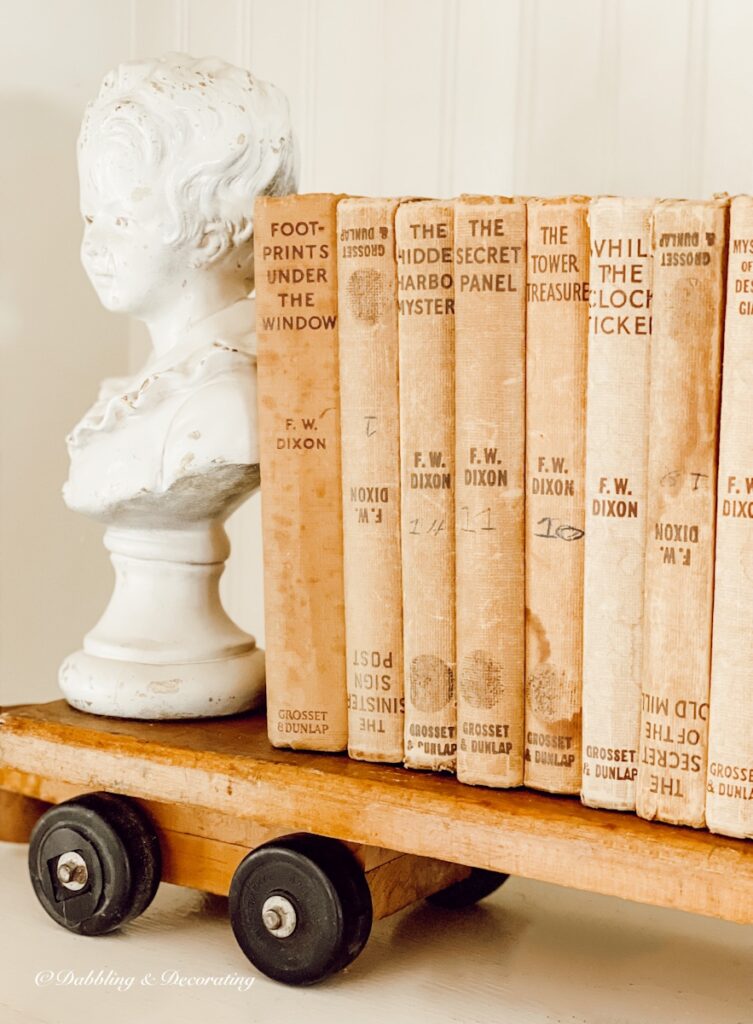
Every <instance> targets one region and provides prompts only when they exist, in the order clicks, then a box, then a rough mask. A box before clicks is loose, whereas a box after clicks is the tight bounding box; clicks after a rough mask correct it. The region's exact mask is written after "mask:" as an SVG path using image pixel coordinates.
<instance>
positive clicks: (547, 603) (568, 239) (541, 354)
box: [525, 196, 589, 793]
mask: <svg viewBox="0 0 753 1024" xmlns="http://www.w3.org/2000/svg"><path fill="white" fill-rule="evenodd" d="M587 212H588V199H587V198H586V197H584V196H571V197H565V198H560V199H530V200H529V202H528V278H527V284H526V293H527V328H526V438H527V444H526V718H525V783H526V785H527V786H532V787H533V788H534V789H543V790H548V791H549V792H553V793H578V792H580V781H581V681H582V680H581V673H582V626H583V536H584V528H585V510H584V504H585V490H584V471H585V432H586V350H587V343H588V299H589V292H588V272H589V250H588V224H587Z"/></svg>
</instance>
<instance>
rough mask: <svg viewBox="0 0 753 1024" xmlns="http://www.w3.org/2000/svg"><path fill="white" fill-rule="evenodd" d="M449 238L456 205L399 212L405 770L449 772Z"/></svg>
mask: <svg viewBox="0 0 753 1024" xmlns="http://www.w3.org/2000/svg"><path fill="white" fill-rule="evenodd" d="M452 229H453V210H452V204H451V203H449V202H438V201H432V200H421V201H415V202H405V203H402V204H401V205H400V206H399V207H398V210H397V214H396V217H395V236H396V244H397V269H398V331H399V352H400V354H399V366H400V447H401V463H402V472H401V488H402V489H401V506H402V515H401V541H402V568H403V652H404V653H403V657H404V665H405V691H406V692H405V764H406V765H407V766H408V767H409V768H427V769H434V770H446V771H452V770H454V768H455V756H456V711H455V416H454V405H455V380H454V368H453V365H454V347H455V339H454V334H455V316H454V295H455V286H454V273H453V243H452Z"/></svg>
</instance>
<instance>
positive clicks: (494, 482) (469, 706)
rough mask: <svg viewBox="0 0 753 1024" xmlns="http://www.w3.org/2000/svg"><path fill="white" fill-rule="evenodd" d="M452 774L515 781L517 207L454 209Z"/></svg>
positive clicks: (521, 381)
mask: <svg viewBox="0 0 753 1024" xmlns="http://www.w3.org/2000/svg"><path fill="white" fill-rule="evenodd" d="M454 246H455V430H456V437H455V451H456V463H455V464H456V468H457V480H456V501H455V537H456V616H457V624H456V638H457V640H456V642H457V664H458V673H457V675H458V693H457V715H458V723H457V727H458V752H457V775H458V778H459V779H460V780H461V781H462V782H467V783H473V784H477V785H486V786H519V785H521V784H522V782H523V715H524V696H523V689H524V679H525V617H524V611H525V567H524V551H523V544H524V534H525V522H524V517H523V507H524V470H525V322H526V294H525V280H526V207H525V204H524V203H522V202H512V201H511V200H509V199H504V198H492V197H479V196H476V197H473V196H464V197H461V198H460V199H459V200H456V203H455V224H454Z"/></svg>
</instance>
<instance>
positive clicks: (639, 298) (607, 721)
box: [581, 197, 655, 811]
mask: <svg viewBox="0 0 753 1024" xmlns="http://www.w3.org/2000/svg"><path fill="white" fill-rule="evenodd" d="M654 203H655V200H653V199H622V198H617V197H604V198H599V199H594V200H592V202H591V204H590V207H589V213H588V219H589V230H590V238H591V243H590V244H591V269H590V295H591V298H590V308H591V312H590V321H589V336H588V387H587V401H586V409H587V414H586V536H585V538H584V542H585V551H584V556H585V570H584V588H583V782H582V788H581V799H582V800H583V802H584V803H585V804H589V805H590V806H591V807H608V808H612V809H614V810H623V811H625V810H634V809H635V786H636V779H637V776H638V739H639V732H640V715H641V673H642V668H643V665H642V658H643V573H644V561H645V541H646V486H647V480H646V472H647V463H648V409H649V407H648V400H649V377H648V371H649V357H650V346H651V312H652V310H651V305H652V294H651V276H652V262H653V261H652V255H651V237H650V231H651V214H652V212H653V208H654Z"/></svg>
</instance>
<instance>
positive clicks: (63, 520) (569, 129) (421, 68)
mask: <svg viewBox="0 0 753 1024" xmlns="http://www.w3.org/2000/svg"><path fill="white" fill-rule="evenodd" d="M751 38H753V4H752V3H749V2H748V0H713V2H712V0H3V2H2V3H0V139H2V145H1V146H0V168H1V169H2V175H1V178H0V180H1V181H2V196H1V198H0V202H1V203H2V209H1V210H0V214H1V219H0V224H2V232H1V233H0V360H1V364H0V389H2V390H1V391H0V567H1V570H2V577H1V579H0V702H5V703H11V702H14V701H19V700H26V699H42V698H44V697H48V696H49V697H52V696H54V695H55V676H56V671H57V666H58V664H59V662H60V660H61V659H62V657H63V656H64V655H65V654H66V653H68V651H70V650H71V649H73V648H75V647H76V646H78V644H79V642H80V639H81V636H82V634H83V633H84V632H85V631H86V629H87V628H89V626H91V625H92V624H93V622H94V621H95V619H96V617H97V616H98V615H99V613H100V611H101V609H102V607H103V604H104V602H105V600H106V598H107V595H108V593H109V588H110V568H109V563H108V561H107V559H106V557H105V553H104V551H103V549H102V547H101V545H100V540H99V538H100V532H101V531H100V530H99V529H98V528H97V527H95V526H93V525H92V524H90V523H88V522H86V521H84V520H82V519H81V518H80V517H78V516H75V515H73V513H70V512H68V511H67V510H66V509H65V507H64V506H63V504H62V501H61V499H60V496H59V492H60V487H61V484H62V481H63V479H64V478H65V473H66V456H65V449H64V445H63V438H64V435H65V432H66V430H67V429H68V428H69V427H70V426H71V425H72V424H73V423H75V421H76V420H77V418H78V417H79V415H80V414H81V413H82V412H83V411H84V409H85V408H86V407H87V406H88V405H89V403H90V402H91V400H92V397H93V395H94V393H95V389H96V385H97V382H98V381H99V379H100V378H101V377H102V376H104V375H107V374H114V373H119V372H123V371H124V369H125V368H126V366H127V365H128V363H129V361H130V362H131V363H133V362H134V361H135V360H136V359H138V358H140V355H141V353H142V352H143V346H144V339H143V336H142V334H141V331H140V329H138V328H137V326H136V325H131V324H129V323H128V322H126V321H124V320H121V319H119V318H118V317H116V316H113V315H111V314H106V313H105V312H104V311H102V310H101V309H100V308H99V306H98V303H97V300H96V298H95V296H94V294H93V292H92V291H91V289H90V288H89V285H88V283H87V282H86V280H85V278H84V274H83V271H82V270H81V269H80V267H79V265H78V252H77V250H78V242H79V234H80V228H79V223H78V215H77V196H76V177H75V161H74V144H75V138H76V133H77V129H78V122H79V119H80V116H81V112H82V110H83V106H84V103H85V101H86V100H87V98H89V97H90V96H91V95H93V94H94V92H95V91H96V89H97V87H98V85H99V82H100V79H101V77H102V76H103V74H104V73H105V71H107V70H108V68H109V67H110V66H111V65H112V64H114V63H116V62H117V61H119V60H122V59H125V58H128V57H129V56H143V55H149V54H153V53H157V52H161V51H163V50H166V49H187V50H189V51H191V52H193V53H196V54H208V53H215V54H218V55H219V56H221V57H224V58H226V59H229V60H231V61H235V62H240V63H243V64H246V65H247V66H249V67H251V68H252V70H253V71H254V72H255V73H256V74H258V75H259V76H261V77H263V78H269V79H272V80H273V81H275V82H276V83H277V84H278V85H280V86H281V87H282V88H283V89H285V90H286V91H287V93H288V95H289V97H290V100H291V103H292V107H293V112H294V117H295V122H296V125H297V129H298V134H299V140H300V149H301V153H302V158H303V159H302V177H301V187H302V189H303V190H322V191H343V192H352V193H418V194H424V195H434V194H435V195H452V194H453V193H456V192H459V191H482V192H502V193H506V192H513V193H519V194H525V193H537V192H538V193H545V194H546V193H558V192H569V191H580V192H616V193H632V194H649V193H650V194H659V195H677V196H683V195H702V194H705V193H709V192H711V191H718V190H726V191H730V192H742V191H753V132H751V131H750V130H748V123H749V117H750V114H749V112H750V110H751V109H752V108H753V103H752V101H753V62H751V58H750V40H751ZM231 532H232V538H233V543H234V555H233V557H232V559H231V564H230V567H229V569H228V572H227V575H226V579H225V581H224V590H225V595H226V601H227V604H228V607H229V608H230V610H231V611H232V613H233V614H234V615H235V616H236V618H237V619H238V621H239V622H240V623H241V624H242V625H244V626H245V627H246V628H248V629H250V630H251V631H252V632H254V633H255V634H256V636H257V637H258V638H259V640H260V641H261V642H263V636H264V630H263V606H262V594H261V575H260V574H261V546H260V521H259V499H258V496H257V497H255V498H253V499H251V501H250V502H249V503H248V505H247V506H246V507H244V508H243V509H242V510H241V511H240V512H239V513H238V514H237V515H236V518H235V521H234V522H233V523H232V531H231Z"/></svg>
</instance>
